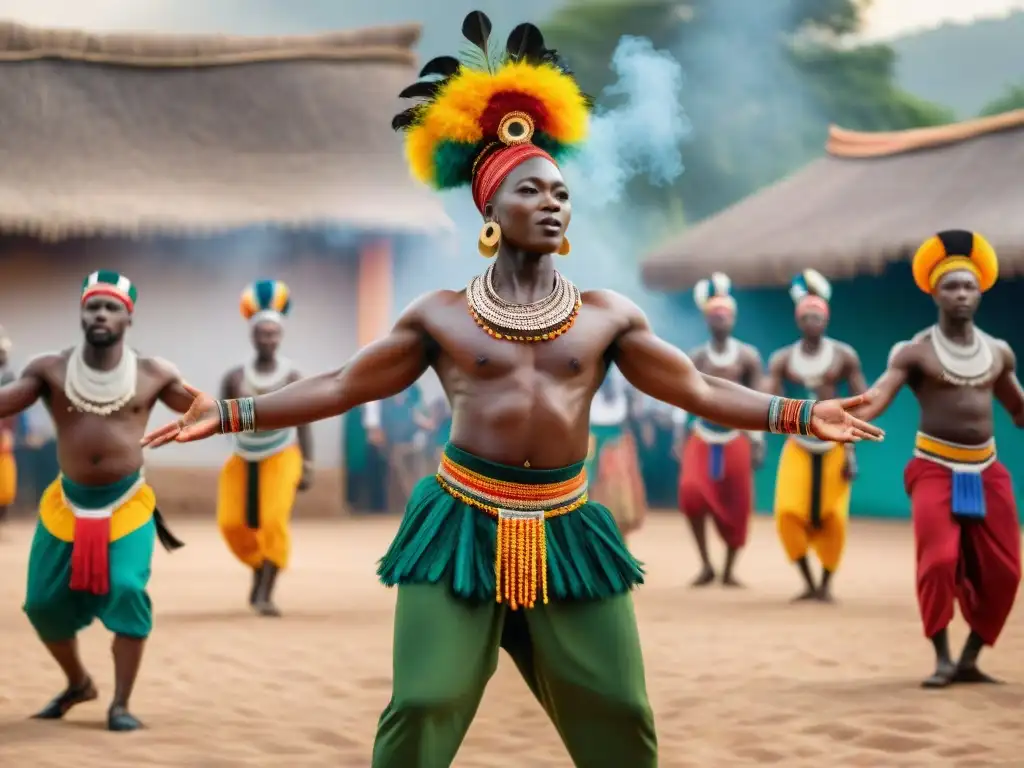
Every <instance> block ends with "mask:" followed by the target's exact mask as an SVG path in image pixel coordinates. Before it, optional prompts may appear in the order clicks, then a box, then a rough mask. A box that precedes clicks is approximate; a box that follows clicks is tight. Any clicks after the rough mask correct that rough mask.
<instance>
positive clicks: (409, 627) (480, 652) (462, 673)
mask: <svg viewBox="0 0 1024 768" xmlns="http://www.w3.org/2000/svg"><path fill="white" fill-rule="evenodd" d="M499 648H504V649H505V650H506V651H507V652H508V653H509V655H510V656H511V657H512V659H513V661H515V664H516V666H517V667H518V668H519V671H520V672H521V673H522V675H523V678H524V679H525V680H526V684H527V685H528V686H529V688H530V690H531V691H532V692H533V694H534V696H536V698H537V700H538V701H539V702H540V704H541V706H543V707H544V710H545V711H546V712H547V713H548V716H549V717H550V718H551V721H552V722H553V723H554V725H555V728H556V729H557V730H558V733H559V735H560V736H561V737H562V741H563V742H564V743H565V746H566V748H567V749H568V752H569V755H570V756H571V758H572V760H573V764H574V765H575V766H577V768H655V767H656V766H657V765H658V746H657V738H656V736H655V731H654V716H653V714H652V712H651V707H650V704H649V703H648V700H647V689H646V685H645V683H644V665H643V657H642V655H641V652H640V638H639V635H638V633H637V625H636V616H635V615H634V613H633V600H632V597H631V595H630V594H629V593H628V592H627V593H623V594H619V595H614V596H612V597H606V598H602V599H598V600H576V601H566V602H551V603H549V604H548V605H538V606H537V607H536V608H533V609H531V610H519V611H514V612H513V611H509V610H508V608H506V607H505V606H504V605H501V604H498V603H496V602H494V601H490V602H485V603H479V602H471V601H467V600H464V599H459V598H457V597H455V596H454V595H453V594H452V592H451V590H450V589H449V588H448V587H447V586H445V585H443V584H404V585H401V586H399V587H398V603H397V607H396V611H395V633H394V681H393V691H392V696H391V701H390V702H389V703H388V705H387V708H386V709H385V710H384V713H383V714H382V715H381V718H380V723H379V724H378V728H377V738H376V741H375V742H374V747H373V764H372V768H448V766H450V765H451V764H452V761H453V760H454V759H455V755H456V752H458V749H459V745H460V744H461V743H462V739H463V737H464V736H465V735H466V731H467V730H468V729H469V725H470V723H471V722H472V720H473V716H474V715H475V714H476V710H477V707H478V706H479V705H480V700H481V698H482V697H483V693H484V687H485V686H486V685H487V681H488V680H489V679H490V678H491V675H493V674H494V671H495V669H496V668H497V665H498V650H499ZM512 764H517V765H518V763H516V761H515V760H514V759H511V761H510V763H509V765H512ZM523 768H527V767H526V766H525V765H524V766H523Z"/></svg>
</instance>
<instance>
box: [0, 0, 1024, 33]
mask: <svg viewBox="0 0 1024 768" xmlns="http://www.w3.org/2000/svg"><path fill="white" fill-rule="evenodd" d="M751 1H752V2H756V0H751ZM495 2H496V0H476V2H467V3H466V5H467V8H466V10H469V9H470V7H472V6H476V7H480V8H482V9H483V10H488V6H491V5H494V3H495ZM424 4H425V0H371V1H370V2H367V0H333V2H329V3H325V2H324V0H287V2H286V0H0V18H8V19H12V18H13V19H17V20H19V21H24V22H27V23H30V24H40V25H46V26H73V27H84V28H90V29H140V28H142V29H150V30H161V29H163V30H167V31H193V30H194V31H210V30H214V29H223V30H224V31H230V32H236V33H247V32H256V31H258V32H266V31H269V29H268V25H269V26H270V27H271V28H274V27H281V31H282V32H285V33H287V32H290V31H294V29H289V27H294V26H296V25H295V24H294V23H289V20H290V17H291V18H295V17H300V16H301V17H303V22H302V23H301V24H299V25H298V26H301V27H303V28H308V27H309V26H310V24H311V23H313V24H314V25H315V24H316V20H317V19H323V21H324V23H326V24H329V25H337V24H338V22H339V20H340V19H345V20H347V23H343V24H342V26H348V27H355V26H363V25H367V24H374V23H389V22H394V21H400V20H410V21H412V20H417V19H418V17H419V16H420V14H419V13H409V12H406V9H411V8H416V7H417V6H420V7H421V8H422V6H423V5H424ZM450 4H451V5H462V3H459V2H454V3H449V2H439V3H437V5H438V6H446V10H447V6H448V5H450ZM499 5H500V6H501V7H502V9H503V10H504V9H506V8H507V4H506V3H504V2H502V3H499ZM529 5H531V4H530V3H526V4H520V6H519V12H520V13H523V12H529V10H533V9H532V8H529V9H528V8H527V6H529ZM325 8H327V9H329V10H325ZM1017 8H1024V0H874V7H873V8H872V9H871V11H870V12H869V16H868V28H867V29H866V30H865V36H866V37H870V38H886V37H891V36H893V35H898V34H901V33H903V32H907V31H910V30H914V29H920V28H923V27H930V26H935V25H937V24H940V23H942V22H943V21H946V20H955V21H969V20H970V19H972V18H976V17H978V16H992V15H999V14H1005V13H1007V12H1009V11H1011V10H1014V9H1017ZM288 9H298V10H288ZM438 10H439V9H438ZM453 11H454V12H455V13H464V12H465V11H464V10H462V9H461V8H459V9H458V10H457V11H456V10H455V9H454V8H453ZM505 12H507V11H505ZM499 15H501V14H499ZM403 17H407V18H403Z"/></svg>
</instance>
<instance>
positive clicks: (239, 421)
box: [217, 397, 256, 435]
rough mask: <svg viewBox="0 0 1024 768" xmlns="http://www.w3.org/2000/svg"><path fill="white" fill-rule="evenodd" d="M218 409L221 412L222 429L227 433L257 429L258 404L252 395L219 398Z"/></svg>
mask: <svg viewBox="0 0 1024 768" xmlns="http://www.w3.org/2000/svg"><path fill="white" fill-rule="evenodd" d="M217 411H218V412H219V413H220V431H221V432H222V433H224V434H225V435H230V434H232V433H234V432H255V431H256V405H255V403H254V402H253V399H252V398H251V397H242V398H239V399H238V400H218V401H217Z"/></svg>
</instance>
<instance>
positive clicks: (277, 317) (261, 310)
mask: <svg viewBox="0 0 1024 768" xmlns="http://www.w3.org/2000/svg"><path fill="white" fill-rule="evenodd" d="M240 307H241V310H242V317H244V318H245V319H246V320H248V321H249V325H256V324H257V323H264V322H271V323H277V324H278V325H283V324H284V319H285V317H287V316H288V312H289V311H290V310H291V308H292V292H291V291H290V290H288V286H287V285H285V284H284V283H283V282H281V281H280V280H257V281H256V282H255V283H253V284H252V285H250V286H248V287H246V289H245V290H244V291H242V301H241V304H240Z"/></svg>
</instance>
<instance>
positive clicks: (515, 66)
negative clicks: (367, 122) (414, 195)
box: [391, 11, 592, 212]
mask: <svg viewBox="0 0 1024 768" xmlns="http://www.w3.org/2000/svg"><path fill="white" fill-rule="evenodd" d="M462 34H463V35H464V36H465V38H466V40H468V41H469V47H468V48H467V49H466V51H465V52H464V53H463V55H462V56H461V57H460V58H455V57H454V56H439V57H438V58H435V59H431V60H430V61H428V62H427V63H426V64H425V65H424V66H423V69H422V70H420V74H419V77H420V80H419V81H418V82H416V83H413V84H412V85H410V86H409V87H408V88H406V89H405V90H404V91H402V92H401V93H400V94H399V96H400V97H401V98H404V99H422V101H421V102H420V103H418V104H416V105H414V106H412V107H410V108H408V109H406V110H405V111H403V112H401V113H400V114H398V115H396V116H395V118H394V119H393V120H392V121H391V126H392V128H394V129H395V130H396V131H404V132H405V155H406V159H407V160H408V162H409V167H410V170H411V171H412V174H413V176H415V177H416V178H417V179H419V180H420V181H422V182H424V183H426V184H429V185H430V186H432V187H434V188H435V189H439V190H443V189H452V188H455V187H461V186H464V185H467V184H469V185H471V187H472V193H473V202H474V203H476V206H477V208H478V209H479V210H480V211H481V212H483V210H484V206H485V205H487V203H488V201H489V200H490V199H491V198H492V197H493V195H494V193H495V192H496V191H497V190H498V187H500V186H501V183H502V182H503V181H504V180H505V179H506V178H507V177H508V175H509V174H510V173H511V172H512V171H513V170H514V169H515V168H516V167H517V166H518V165H520V164H521V163H523V162H525V161H526V160H529V159H530V158H533V157H544V158H547V159H548V160H550V161H551V162H552V163H555V164H556V165H557V162H558V161H559V160H561V159H563V158H564V157H565V156H566V155H567V154H568V153H569V152H570V151H571V150H572V149H573V148H574V147H576V146H578V145H579V144H580V143H581V142H582V141H583V140H584V139H585V138H586V135H587V127H588V121H589V117H590V110H591V107H592V101H591V99H590V98H589V97H588V96H586V95H584V94H583V93H582V92H581V91H580V89H579V86H578V85H577V83H576V80H575V79H574V78H573V76H572V73H571V72H570V71H569V69H568V68H567V66H566V65H565V63H564V62H563V61H562V60H561V59H560V58H559V56H558V54H557V52H556V51H554V50H551V49H549V48H547V47H545V45H544V37H543V35H542V34H541V31H540V30H539V29H538V28H537V27H536V26H534V25H533V24H520V25H519V26H517V27H516V28H515V29H513V30H512V32H511V34H509V36H508V40H507V41H506V42H505V45H504V46H503V47H502V46H500V45H495V44H494V41H493V40H492V39H491V20H490V19H489V18H487V15H486V14H485V13H483V12H482V11H473V12H471V13H470V14H469V15H468V16H466V19H465V21H463V23H462Z"/></svg>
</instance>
